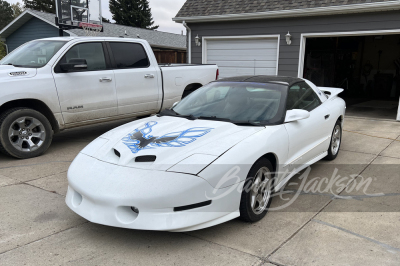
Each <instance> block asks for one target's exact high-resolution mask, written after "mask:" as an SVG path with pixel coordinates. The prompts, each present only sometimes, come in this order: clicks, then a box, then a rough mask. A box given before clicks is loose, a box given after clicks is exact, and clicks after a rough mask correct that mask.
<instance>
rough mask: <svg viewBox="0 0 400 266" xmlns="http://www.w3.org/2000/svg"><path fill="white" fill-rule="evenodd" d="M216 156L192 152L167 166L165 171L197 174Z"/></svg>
mask: <svg viewBox="0 0 400 266" xmlns="http://www.w3.org/2000/svg"><path fill="white" fill-rule="evenodd" d="M217 158H218V156H215V155H208V154H193V155H191V156H189V157H187V158H186V159H184V160H182V161H180V162H179V163H177V164H175V165H174V166H172V167H171V168H169V169H168V170H167V172H177V173H185V174H192V175H197V174H198V173H200V172H201V171H202V170H203V169H204V168H206V167H207V166H209V165H210V164H211V163H212V162H214V161H215V160H216V159H217Z"/></svg>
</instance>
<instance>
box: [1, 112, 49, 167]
mask: <svg viewBox="0 0 400 266" xmlns="http://www.w3.org/2000/svg"><path fill="white" fill-rule="evenodd" d="M52 139H53V129H52V127H51V124H50V122H49V120H48V119H47V118H46V117H45V116H44V115H42V114H41V113H39V112H37V111H35V110H33V109H29V108H13V109H9V110H7V111H5V112H4V113H2V114H0V151H1V152H2V153H4V154H6V155H9V156H13V157H15V158H18V159H28V158H33V157H37V156H40V155H42V154H43V153H44V152H46V151H47V149H48V148H49V146H50V144H51V141H52Z"/></svg>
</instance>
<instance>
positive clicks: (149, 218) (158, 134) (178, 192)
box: [66, 76, 346, 231]
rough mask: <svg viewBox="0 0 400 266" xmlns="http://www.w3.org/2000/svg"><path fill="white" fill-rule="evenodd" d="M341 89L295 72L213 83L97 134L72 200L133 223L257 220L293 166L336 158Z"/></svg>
mask: <svg viewBox="0 0 400 266" xmlns="http://www.w3.org/2000/svg"><path fill="white" fill-rule="evenodd" d="M340 92H342V90H341V89H335V88H318V87H316V86H315V85H314V84H312V83H311V82H309V81H307V80H304V79H299V78H290V77H276V76H246V77H235V78H227V79H222V80H219V81H216V82H212V83H210V84H208V85H206V86H204V87H202V88H200V89H198V90H196V91H195V92H193V93H192V94H190V95H189V96H188V97H186V98H184V99H183V100H182V101H181V102H179V103H177V104H176V105H175V106H174V107H173V108H172V109H168V110H165V111H163V112H161V113H160V114H158V115H157V116H152V117H149V118H145V119H141V120H137V121H134V122H131V123H129V124H126V125H123V126H120V127H118V128H116V129H113V130H111V131H109V132H108V133H105V134H104V135H102V136H100V137H99V138H97V139H96V140H94V141H93V142H92V143H90V144H89V145H88V146H87V147H86V148H85V149H84V150H82V151H81V152H80V153H79V155H78V156H77V157H76V159H75V160H74V162H73V163H72V165H71V167H70V169H69V172H68V182H69V187H68V193H67V197H66V203H67V205H68V206H69V207H70V208H71V209H72V210H73V211H74V212H76V213H77V214H79V215H80V216H82V217H84V218H86V219H87V220H89V221H91V222H94V223H98V224H103V225H109V226H115V227H123V228H131V229H143V230H166V231H191V230H198V229H201V228H206V227H210V226H213V225H216V224H220V223H223V222H226V221H229V220H231V219H234V218H236V217H239V216H240V217H241V218H242V219H243V220H245V221H248V222H256V221H259V220H260V219H262V218H263V217H264V216H265V215H266V213H267V211H268V208H269V206H270V204H271V200H272V198H271V195H272V193H273V192H276V191H279V190H280V189H281V188H282V187H283V186H284V185H285V184H286V183H287V182H288V181H289V179H290V178H291V177H292V176H293V175H294V174H296V173H298V172H299V171H301V170H303V169H305V168H306V167H307V166H309V165H311V164H313V163H315V162H317V161H319V160H321V159H324V158H325V159H327V160H334V159H335V158H336V157H337V155H338V153H339V149H340V144H341V137H342V125H343V119H344V114H345V109H346V106H345V102H344V101H343V100H342V99H341V98H339V97H338V94H339V93H340Z"/></svg>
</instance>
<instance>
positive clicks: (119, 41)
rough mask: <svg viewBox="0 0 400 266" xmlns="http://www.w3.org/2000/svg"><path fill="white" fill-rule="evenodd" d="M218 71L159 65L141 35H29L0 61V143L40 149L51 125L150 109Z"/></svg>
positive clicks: (1, 147)
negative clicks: (39, 37) (33, 37)
mask: <svg viewBox="0 0 400 266" xmlns="http://www.w3.org/2000/svg"><path fill="white" fill-rule="evenodd" d="M217 78H218V67H217V66H216V65H163V66H162V65H159V64H158V63H157V60H156V58H155V56H154V54H153V51H152V49H151V47H150V45H149V43H148V42H147V41H145V40H141V39H127V38H99V37H97V38H95V37H93V38H92V37H80V38H74V37H60V38H48V39H41V40H35V41H31V42H29V43H26V44H24V45H22V46H21V47H19V48H18V49H16V50H15V51H13V52H12V53H10V54H9V55H7V56H6V57H5V58H3V59H2V60H1V61H0V151H1V152H3V153H5V154H7V155H10V156H14V157H16V158H31V157H36V156H39V155H41V154H42V153H44V152H45V151H46V150H47V149H48V147H49V146H50V144H51V141H52V137H53V134H54V133H58V132H60V131H61V130H64V129H68V128H72V127H78V126H84V125H88V124H97V123H102V122H105V121H110V120H116V119H122V118H127V117H132V118H133V117H141V116H146V115H151V114H155V113H157V112H159V111H160V110H163V109H166V108H170V107H171V106H172V105H173V104H174V103H175V102H177V101H179V100H180V99H181V98H182V97H185V96H186V95H188V94H189V93H191V92H193V91H194V90H196V89H198V88H199V87H201V86H203V85H205V84H207V83H209V82H211V81H214V80H216V79H217Z"/></svg>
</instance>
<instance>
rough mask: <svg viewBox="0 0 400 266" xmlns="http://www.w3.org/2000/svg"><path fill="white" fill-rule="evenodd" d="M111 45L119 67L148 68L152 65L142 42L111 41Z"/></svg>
mask: <svg viewBox="0 0 400 266" xmlns="http://www.w3.org/2000/svg"><path fill="white" fill-rule="evenodd" d="M110 47H111V51H112V54H113V56H114V60H115V64H116V67H117V68H118V69H124V68H146V67H149V66H150V61H149V58H148V57H147V54H146V51H145V50H144V48H143V46H142V45H141V44H138V43H128V42H110Z"/></svg>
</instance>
